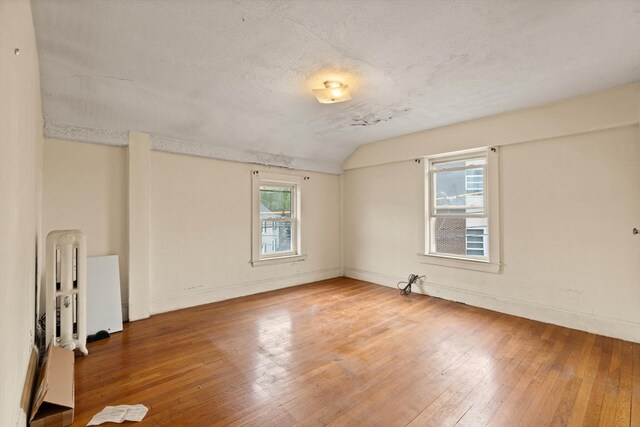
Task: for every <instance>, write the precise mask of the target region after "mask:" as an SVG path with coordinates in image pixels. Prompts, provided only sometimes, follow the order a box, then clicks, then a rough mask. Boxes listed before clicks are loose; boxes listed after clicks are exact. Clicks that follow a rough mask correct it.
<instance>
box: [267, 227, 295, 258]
mask: <svg viewBox="0 0 640 427" xmlns="http://www.w3.org/2000/svg"><path fill="white" fill-rule="evenodd" d="M292 227H293V223H292V221H262V241H261V245H260V252H261V254H262V255H268V254H276V253H280V252H293V246H292V244H291V240H292V239H291V230H292Z"/></svg>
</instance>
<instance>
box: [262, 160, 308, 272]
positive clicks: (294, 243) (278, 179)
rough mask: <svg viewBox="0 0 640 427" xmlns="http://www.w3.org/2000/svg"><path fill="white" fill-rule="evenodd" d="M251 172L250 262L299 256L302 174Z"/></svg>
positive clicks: (295, 259) (293, 258)
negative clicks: (251, 245)
mask: <svg viewBox="0 0 640 427" xmlns="http://www.w3.org/2000/svg"><path fill="white" fill-rule="evenodd" d="M252 176H253V179H252V185H253V203H252V205H253V215H252V217H253V224H254V225H253V233H252V240H253V250H252V257H251V262H252V264H253V265H254V266H255V265H261V264H271V263H278V262H290V261H298V260H301V259H303V258H304V255H303V254H302V244H301V243H302V238H301V237H302V236H301V221H300V213H301V209H300V206H301V204H300V196H301V183H302V181H304V180H305V179H306V178H303V177H298V176H294V175H277V174H271V173H267V172H260V171H253V175H252Z"/></svg>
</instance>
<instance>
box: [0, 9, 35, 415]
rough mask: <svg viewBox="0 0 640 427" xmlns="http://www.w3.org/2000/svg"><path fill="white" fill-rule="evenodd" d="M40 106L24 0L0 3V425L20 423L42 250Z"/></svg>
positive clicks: (32, 334)
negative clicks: (21, 400)
mask: <svg viewBox="0 0 640 427" xmlns="http://www.w3.org/2000/svg"><path fill="white" fill-rule="evenodd" d="M16 48H18V49H20V54H19V55H15V54H14V49H16ZM41 111H42V109H41V104H40V79H39V74H38V56H37V51H36V43H35V36H34V30H33V23H32V20H31V8H30V4H29V2H28V1H26V0H25V1H18V0H12V1H8V0H4V1H0V236H1V237H0V337H2V344H0V425H1V426H16V425H25V424H26V418H25V413H24V411H23V410H22V409H21V407H20V398H21V394H22V390H23V385H24V379H25V374H26V371H27V365H28V361H29V353H30V350H31V345H32V343H33V339H34V324H35V317H36V312H35V305H36V304H35V298H36V296H35V294H36V283H37V280H36V277H37V276H38V273H39V272H40V271H41V267H40V266H37V265H36V254H41V253H42V249H41V245H40V243H41V236H40V227H41V225H40V224H41V213H40V207H41V197H42V187H41V183H42V181H41V168H42V113H41ZM27 410H28V408H27Z"/></svg>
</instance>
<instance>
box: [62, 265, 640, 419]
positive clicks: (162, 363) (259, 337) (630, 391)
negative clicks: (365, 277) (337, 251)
mask: <svg viewBox="0 0 640 427" xmlns="http://www.w3.org/2000/svg"><path fill="white" fill-rule="evenodd" d="M136 403H142V404H144V405H146V406H148V407H149V408H150V409H149V412H148V414H147V416H146V418H145V419H144V421H143V422H142V423H140V424H139V425H146V426H160V425H169V426H181V425H182V426H218V425H238V426H239V425H252V426H288V425H301V426H316V425H317V426H320V425H332V426H358V425H363V426H372V425H380V426H405V425H409V426H429V425H433V426H453V425H459V426H484V425H491V426H547V425H554V426H559V425H572V426H579V425H585V426H591V425H593V426H596V425H600V426H640V345H639V344H632V343H629V342H625V341H621V340H617V339H612V338H606V337H602V336H597V335H593V334H588V333H586V332H580V331H576V330H572V329H567V328H561V327H558V326H553V325H548V324H545V323H540V322H535V321H531V320H526V319H522V318H519V317H514V316H509V315H506V314H500V313H496V312H493V311H488V310H483V309H479V308H474V307H470V306H466V305H463V304H456V303H452V302H448V301H444V300H440V299H437V298H430V297H427V296H423V295H416V294H413V295H411V296H410V297H403V296H401V295H400V294H399V292H398V291H396V290H394V289H390V288H386V287H382V286H377V285H372V284H369V283H366V282H360V281H356V280H351V279H346V278H340V279H332V280H327V281H323V282H318V283H313V284H309V285H304V286H298V287H294V288H288V289H283V290H279V291H274V292H269V293H265V294H259V295H252V296H249V297H244V298H239V299H234V300H229V301H223V302H219V303H214V304H208V305H203V306H199V307H194V308H189V309H184V310H179V311H174V312H171V313H165V314H160V315H156V316H153V317H151V318H150V319H147V320H141V321H137V322H133V323H130V324H127V325H126V326H125V330H124V332H122V333H116V334H113V335H112V336H111V338H109V339H108V340H103V341H97V342H94V343H91V344H89V356H87V357H78V358H76V416H75V422H74V425H77V426H84V425H86V423H87V422H88V421H89V419H90V418H91V417H92V416H93V415H94V414H95V413H97V412H98V411H100V410H101V409H102V408H103V407H105V406H107V405H118V404H136ZM131 425H133V424H131ZM136 425H138V424H136Z"/></svg>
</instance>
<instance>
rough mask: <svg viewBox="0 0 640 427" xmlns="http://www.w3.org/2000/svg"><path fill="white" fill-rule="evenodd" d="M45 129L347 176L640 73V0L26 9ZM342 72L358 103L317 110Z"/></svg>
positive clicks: (159, 3)
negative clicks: (472, 125)
mask: <svg viewBox="0 0 640 427" xmlns="http://www.w3.org/2000/svg"><path fill="white" fill-rule="evenodd" d="M32 6H33V13H34V23H35V28H36V35H37V43H38V50H39V57H40V68H41V85H42V99H43V109H44V118H45V123H46V125H45V135H46V136H49V137H66V138H69V139H78V140H85V141H93V142H101V143H112V144H124V143H126V132H127V131H129V130H138V131H143V132H148V133H150V134H151V135H152V144H154V146H155V148H157V149H164V150H169V151H177V152H186V153H191V154H196V155H206V156H211V157H220V158H228V159H231V160H244V161H249V162H257V163H266V164H274V165H280V166H289V167H298V168H302V169H313V170H323V171H328V172H338V171H340V165H341V164H342V162H343V161H344V160H345V159H346V158H347V157H348V156H349V155H350V154H351V153H352V152H353V151H354V150H355V149H356V148H357V147H358V146H359V145H361V144H366V143H369V142H373V141H377V140H381V139H385V138H389V137H393V136H398V135H402V134H407V133H411V132H416V131H420V130H425V129H430V128H434V127H438V126H442V125H446V124H450V123H455V122H460V121H464V120H468V119H472V118H477V117H482V116H487V115H491V114H496V113H501V112H505V111H510V110H514V109H518V108H524V107H530V106H536V105H540V104H544V103H547V102H552V101H554V100H558V99H562V98H566V97H570V96H574V95H578V94H582V93H587V92H591V91H594V90H598V89H604V88H608V87H612V86H616V85H620V84H625V83H629V82H632V81H637V80H639V79H640V0H632V1H617V0H608V1H564V0H556V1H479V0H471V1H436V0H433V1H426V0H425V1H417V0H416V1H391V0H389V1H373V0H370V1H354V0H351V1H348V0H345V1H320V0H314V1H276V0H270V1H215V0H204V1H200V0H136V1H133V0H126V1H125V0H109V1H98V0H83V1H75V0H57V1H53V0H32ZM335 76H340V77H342V80H343V81H344V82H345V83H347V84H349V85H350V86H351V88H352V96H353V99H352V100H351V101H347V102H344V103H340V104H332V105H323V104H319V103H318V102H316V100H315V98H314V97H313V94H312V92H311V89H312V88H320V87H322V82H323V81H325V80H327V79H329V78H331V77H335Z"/></svg>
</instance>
